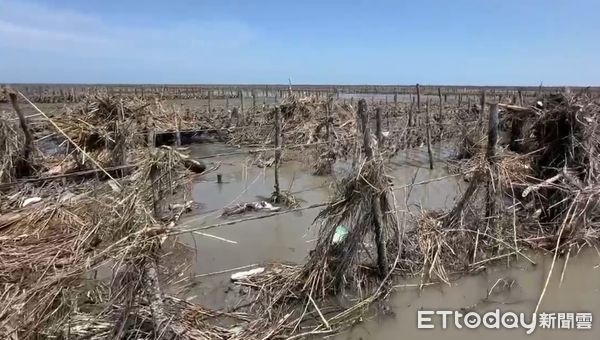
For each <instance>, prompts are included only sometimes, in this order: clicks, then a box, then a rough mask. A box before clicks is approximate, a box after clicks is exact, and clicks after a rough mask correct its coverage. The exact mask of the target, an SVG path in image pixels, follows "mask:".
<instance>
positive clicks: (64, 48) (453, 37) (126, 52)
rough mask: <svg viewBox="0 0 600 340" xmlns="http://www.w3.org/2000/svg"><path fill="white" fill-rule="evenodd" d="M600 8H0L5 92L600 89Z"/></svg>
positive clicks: (515, 2) (120, 2) (298, 4)
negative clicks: (117, 86) (232, 87)
mask: <svg viewBox="0 0 600 340" xmlns="http://www.w3.org/2000/svg"><path fill="white" fill-rule="evenodd" d="M598 13H600V1H597V0H587V1H584V0H572V1H567V0H564V1H559V0H545V1H542V0H486V1H475V0H456V1H441V0H440V1H431V0H426V1H375V0H371V1H362V0H361V1H352V0H347V1H338V0H335V1H326V0H321V1H313V0H303V1H282V0H278V1H260V0H246V1H242V0H240V1H231V0H215V1H203V0H196V1H194V0H186V1H184V0H170V1H164V0H158V1H155V0H147V1H132V0H103V1H87V0H0V83H3V82H72V83H73V82H74V83H79V82H86V83H188V84H193V83H196V84H197V83H287V80H288V78H291V80H292V82H293V83H296V84H414V83H417V82H418V83H421V84H464V85H467V84H472V85H539V84H540V83H543V84H544V85H600V44H599V43H598V41H599V40H600V21H599V20H598V19H597V16H598Z"/></svg>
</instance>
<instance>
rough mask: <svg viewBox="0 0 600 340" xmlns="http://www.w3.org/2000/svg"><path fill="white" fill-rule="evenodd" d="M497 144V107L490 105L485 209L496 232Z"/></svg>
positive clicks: (497, 190)
mask: <svg viewBox="0 0 600 340" xmlns="http://www.w3.org/2000/svg"><path fill="white" fill-rule="evenodd" d="M497 142H498V105H497V104H492V105H490V119H489V126H488V145H487V151H486V159H487V161H488V165H489V168H490V170H491V174H490V181H488V185H487V207H486V214H485V216H486V218H488V220H489V222H490V227H491V228H492V230H496V232H498V230H497V228H496V227H497V214H498V209H497V204H496V203H497V202H496V201H497V197H498V193H499V192H500V188H499V184H500V183H499V181H498V171H497V165H496V143H497Z"/></svg>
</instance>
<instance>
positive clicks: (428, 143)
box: [425, 99, 433, 170]
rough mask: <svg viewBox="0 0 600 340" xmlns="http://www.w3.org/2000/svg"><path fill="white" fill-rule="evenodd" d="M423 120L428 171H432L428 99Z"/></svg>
mask: <svg viewBox="0 0 600 340" xmlns="http://www.w3.org/2000/svg"><path fill="white" fill-rule="evenodd" d="M425 115H426V116H425V120H426V124H427V127H426V131H427V154H428V155H429V169H431V170H433V154H432V152H431V121H430V119H429V99H427V102H426V104H425Z"/></svg>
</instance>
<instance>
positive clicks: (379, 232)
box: [358, 99, 388, 278]
mask: <svg viewBox="0 0 600 340" xmlns="http://www.w3.org/2000/svg"><path fill="white" fill-rule="evenodd" d="M358 115H359V116H360V120H361V125H362V130H363V131H362V132H363V143H364V148H365V154H366V156H367V160H372V159H373V149H372V147H371V133H370V132H369V115H368V111H367V102H366V101H365V100H364V99H361V100H359V101H358ZM372 208H373V216H374V221H373V228H374V232H375V243H376V245H377V265H378V267H379V277H381V278H385V277H386V276H387V273H388V261H387V251H386V249H385V240H384V235H383V232H384V231H383V212H382V210H381V197H380V193H374V194H373V203H372Z"/></svg>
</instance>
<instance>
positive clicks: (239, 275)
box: [231, 267, 265, 281]
mask: <svg viewBox="0 0 600 340" xmlns="http://www.w3.org/2000/svg"><path fill="white" fill-rule="evenodd" d="M264 271H265V268H264V267H258V268H254V269H250V270H246V271H243V272H237V273H233V274H231V281H239V280H242V279H245V278H247V277H250V276H252V275H256V274H260V273H262V272H264Z"/></svg>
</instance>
